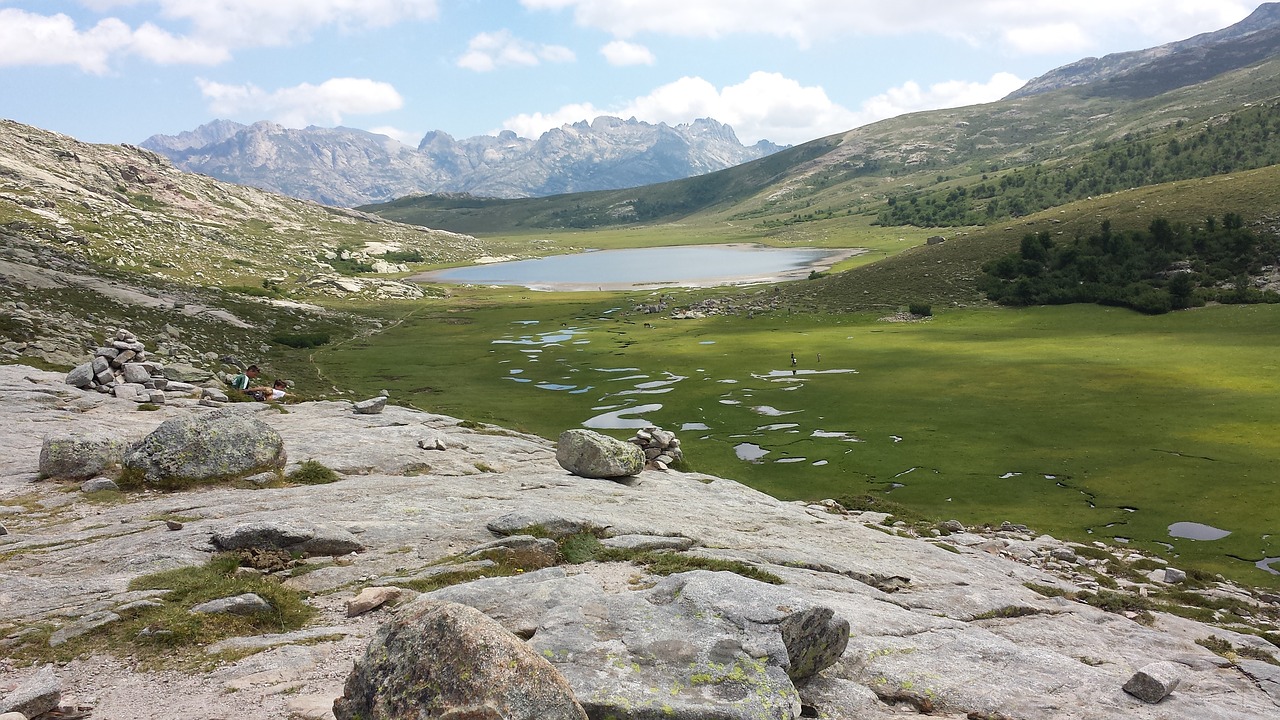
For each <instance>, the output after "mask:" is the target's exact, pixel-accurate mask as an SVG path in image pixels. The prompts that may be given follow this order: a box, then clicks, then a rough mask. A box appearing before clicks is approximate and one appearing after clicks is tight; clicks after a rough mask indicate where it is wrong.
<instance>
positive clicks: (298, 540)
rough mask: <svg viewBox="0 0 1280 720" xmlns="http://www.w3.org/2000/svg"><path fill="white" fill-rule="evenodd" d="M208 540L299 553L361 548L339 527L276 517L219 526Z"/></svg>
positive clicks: (229, 546) (226, 547) (228, 547)
mask: <svg viewBox="0 0 1280 720" xmlns="http://www.w3.org/2000/svg"><path fill="white" fill-rule="evenodd" d="M212 541H213V544H214V546H215V547H217V548H218V549H220V550H248V549H259V550H261V549H273V550H284V551H285V552H288V553H298V554H301V555H347V554H349V553H354V552H362V551H364V549H365V547H364V545H363V544H361V542H360V541H359V540H357V539H356V536H355V535H352V534H351V533H349V532H347V531H346V530H343V529H342V528H336V527H317V526H314V525H310V524H306V523H287V522H281V521H277V520H265V521H260V522H252V523H243V524H240V525H236V526H234V527H229V528H223V529H220V530H217V531H215V532H214V533H213V537H212Z"/></svg>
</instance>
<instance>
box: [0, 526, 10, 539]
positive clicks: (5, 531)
mask: <svg viewBox="0 0 1280 720" xmlns="http://www.w3.org/2000/svg"><path fill="white" fill-rule="evenodd" d="M8 534H9V529H8V528H6V527H5V526H4V525H0V536H2V535H8Z"/></svg>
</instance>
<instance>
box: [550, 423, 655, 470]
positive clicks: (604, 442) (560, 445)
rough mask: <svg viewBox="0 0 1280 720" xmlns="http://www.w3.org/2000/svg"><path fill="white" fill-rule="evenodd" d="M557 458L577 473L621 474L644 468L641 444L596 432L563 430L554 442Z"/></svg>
mask: <svg viewBox="0 0 1280 720" xmlns="http://www.w3.org/2000/svg"><path fill="white" fill-rule="evenodd" d="M556 461H557V462H559V463H560V467H562V468H564V469H565V470H568V471H569V472H571V473H573V474H574V475H577V476H579V477H586V478H622V477H628V476H631V475H636V474H638V473H639V472H640V471H641V470H643V469H644V462H645V456H644V452H642V451H641V450H640V448H638V447H636V446H635V445H633V444H631V443H626V442H623V441H621V440H617V439H614V438H611V437H609V436H608V435H603V434H601V433H598V432H595V431H593V430H566V431H564V432H563V433H561V434H560V439H559V440H558V441H557V442H556Z"/></svg>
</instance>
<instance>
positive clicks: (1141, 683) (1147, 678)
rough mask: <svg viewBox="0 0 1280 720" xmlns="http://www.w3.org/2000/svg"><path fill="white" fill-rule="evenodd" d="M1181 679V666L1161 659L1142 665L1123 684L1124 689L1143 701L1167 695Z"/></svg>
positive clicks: (1161, 698)
mask: <svg viewBox="0 0 1280 720" xmlns="http://www.w3.org/2000/svg"><path fill="white" fill-rule="evenodd" d="M1181 680H1182V666H1181V665H1178V664H1176V663H1171V662H1168V661H1167V660H1162V661H1160V662H1154V663H1151V664H1150V665H1146V666H1144V667H1143V668H1142V669H1141V670H1139V671H1138V672H1136V673H1134V674H1133V677H1131V678H1129V681H1128V682H1126V683H1125V684H1124V691H1125V692H1127V693H1129V694H1130V695H1132V696H1134V697H1136V698H1138V699H1139V700H1141V701H1143V702H1145V703H1151V704H1155V703H1158V702H1160V701H1161V700H1163V699H1165V698H1166V697H1168V695H1169V693H1171V692H1173V691H1174V689H1176V688H1177V687H1178V683H1179V682H1181Z"/></svg>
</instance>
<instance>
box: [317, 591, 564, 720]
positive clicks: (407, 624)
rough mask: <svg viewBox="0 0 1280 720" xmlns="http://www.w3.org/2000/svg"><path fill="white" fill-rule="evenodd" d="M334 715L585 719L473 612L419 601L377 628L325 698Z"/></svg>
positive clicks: (341, 719) (521, 646)
mask: <svg viewBox="0 0 1280 720" xmlns="http://www.w3.org/2000/svg"><path fill="white" fill-rule="evenodd" d="M333 714H334V716H335V717H336V718H337V720H357V718H371V717H377V718H387V719H388V720H410V719H411V718H425V717H452V718H459V720H461V719H462V718H474V719H475V720H488V719H490V718H502V719H503V720H586V718H587V714H586V713H585V712H584V711H583V709H582V706H580V705H579V704H578V703H577V701H576V700H575V699H574V696H573V690H572V689H571V688H570V687H569V684H568V683H567V682H565V679H564V678H563V677H561V675H560V673H558V672H557V671H556V669H555V668H554V667H553V666H552V665H551V663H549V662H547V660H546V659H545V658H543V657H541V656H540V655H538V654H537V653H535V652H534V651H533V650H532V649H530V647H529V646H528V645H526V644H525V643H524V641H522V640H521V639H520V638H518V637H516V636H515V635H512V634H511V633H510V632H507V631H506V630H505V629H503V627H502V626H501V625H499V624H498V623H497V622H495V621H493V620H491V619H489V618H488V617H486V616H485V614H484V613H482V612H480V611H479V610H475V609H473V608H470V607H467V606H465V605H458V604H454V603H434V602H421V601H419V604H416V605H414V606H412V607H411V608H410V609H409V610H407V611H403V612H401V613H400V614H399V615H397V616H396V617H395V619H394V620H392V621H391V622H390V623H388V624H386V625H384V626H382V627H381V628H380V629H379V630H378V632H377V634H376V635H375V636H374V638H373V640H372V641H371V642H370V643H369V647H368V649H367V650H366V651H365V654H364V656H363V657H362V658H360V659H358V660H357V661H356V666H355V669H354V670H352V672H351V675H350V676H349V677H348V678H347V682H346V686H345V689H344V692H343V696H342V697H341V698H338V699H337V700H336V701H334V703H333Z"/></svg>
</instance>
